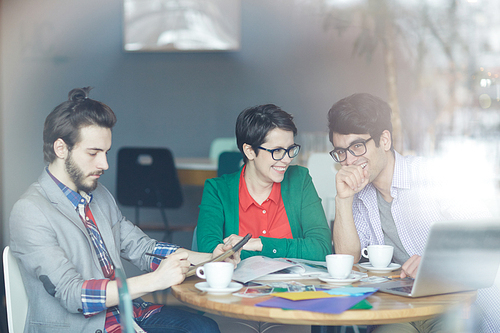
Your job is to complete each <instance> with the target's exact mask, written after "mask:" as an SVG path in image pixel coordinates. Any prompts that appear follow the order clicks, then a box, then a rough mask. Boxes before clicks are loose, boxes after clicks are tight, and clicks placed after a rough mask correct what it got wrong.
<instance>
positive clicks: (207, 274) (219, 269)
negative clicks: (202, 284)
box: [196, 262, 234, 289]
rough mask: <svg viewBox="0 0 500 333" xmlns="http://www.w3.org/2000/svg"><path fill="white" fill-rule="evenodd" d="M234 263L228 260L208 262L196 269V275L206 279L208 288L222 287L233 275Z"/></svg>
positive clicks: (226, 284) (225, 285) (227, 284)
mask: <svg viewBox="0 0 500 333" xmlns="http://www.w3.org/2000/svg"><path fill="white" fill-rule="evenodd" d="M233 271H234V265H233V264H231V263H229V262H209V263H206V264H205V265H203V266H200V267H198V268H197V269H196V275H197V276H198V277H199V278H201V279H206V280H207V283H208V285H209V286H210V288H214V289H224V288H227V286H229V283H231V279H232V277H233Z"/></svg>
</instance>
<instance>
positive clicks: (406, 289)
mask: <svg viewBox="0 0 500 333" xmlns="http://www.w3.org/2000/svg"><path fill="white" fill-rule="evenodd" d="M412 288H413V286H404V287H395V288H390V290H394V291H399V292H402V293H406V294H411V290H412Z"/></svg>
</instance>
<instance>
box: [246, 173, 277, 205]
mask: <svg viewBox="0 0 500 333" xmlns="http://www.w3.org/2000/svg"><path fill="white" fill-rule="evenodd" d="M245 168H246V165H245V166H243V169H242V170H241V174H240V193H239V202H240V206H241V208H243V210H244V211H247V210H248V208H249V207H250V206H251V205H252V204H255V205H258V204H257V203H256V202H255V200H254V199H253V198H252V196H251V195H250V193H249V192H248V187H247V183H246V181H245V177H244V176H245ZM280 194H281V183H274V184H273V189H272V190H271V194H269V197H268V199H269V200H272V201H273V202H274V203H276V204H277V203H279V202H280Z"/></svg>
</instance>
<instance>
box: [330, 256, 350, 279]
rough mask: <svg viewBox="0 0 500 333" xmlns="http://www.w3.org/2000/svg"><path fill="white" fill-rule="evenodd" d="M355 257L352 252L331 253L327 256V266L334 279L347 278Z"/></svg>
mask: <svg viewBox="0 0 500 333" xmlns="http://www.w3.org/2000/svg"><path fill="white" fill-rule="evenodd" d="M353 264H354V257H353V256H351V255H350V254H329V255H327V256H326V268H327V269H328V273H329V274H330V276H331V277H332V278H334V279H346V278H347V277H348V276H349V275H350V274H351V271H352V265H353Z"/></svg>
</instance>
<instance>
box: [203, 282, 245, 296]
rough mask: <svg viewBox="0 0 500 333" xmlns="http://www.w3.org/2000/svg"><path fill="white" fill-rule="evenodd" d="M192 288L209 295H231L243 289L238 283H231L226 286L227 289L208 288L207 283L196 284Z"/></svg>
mask: <svg viewBox="0 0 500 333" xmlns="http://www.w3.org/2000/svg"><path fill="white" fill-rule="evenodd" d="M194 286H195V287H196V288H197V289H199V290H201V291H206V292H207V293H209V294H218V295H223V294H231V293H234V292H235V291H238V290H240V289H241V288H242V287H243V285H242V284H241V283H238V282H231V283H230V284H229V286H227V288H210V286H209V285H208V282H198V283H197V284H195V285H194Z"/></svg>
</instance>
